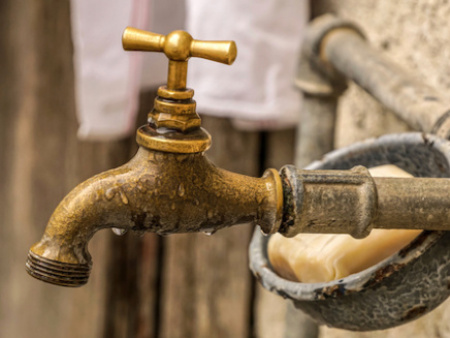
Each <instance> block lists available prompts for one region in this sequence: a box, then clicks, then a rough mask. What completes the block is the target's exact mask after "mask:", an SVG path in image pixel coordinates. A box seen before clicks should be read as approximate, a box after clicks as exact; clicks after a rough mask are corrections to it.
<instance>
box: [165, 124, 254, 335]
mask: <svg viewBox="0 0 450 338" xmlns="http://www.w3.org/2000/svg"><path fill="white" fill-rule="evenodd" d="M203 122H204V126H205V128H206V129H207V130H208V131H209V132H210V133H211V135H212V137H213V146H212V148H211V150H209V151H208V156H209V157H210V158H211V159H212V160H213V161H214V163H215V164H216V165H218V166H220V167H223V168H225V169H228V170H232V171H235V172H239V173H242V174H247V175H253V176H256V175H257V173H258V153H259V136H258V134H257V133H245V132H239V131H237V130H235V129H234V128H233V127H232V125H231V123H230V122H229V121H228V120H226V119H220V118H213V117H204V118H203ZM251 231H252V229H251V227H250V225H240V226H236V227H234V228H230V229H226V230H221V231H219V232H218V233H216V234H214V235H213V236H206V235H204V234H195V235H192V234H189V235H172V236H169V237H167V238H165V239H164V265H163V276H162V277H163V281H162V287H163V288H162V300H161V304H162V306H161V308H160V311H161V332H160V333H161V337H171V338H172V337H247V336H249V335H250V331H251V325H250V313H251V306H252V304H251V292H252V279H251V277H250V272H249V269H248V254H247V251H248V244H249V241H250V235H251Z"/></svg>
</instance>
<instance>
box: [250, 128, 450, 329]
mask: <svg viewBox="0 0 450 338" xmlns="http://www.w3.org/2000/svg"><path fill="white" fill-rule="evenodd" d="M383 164H394V165H396V166H398V167H399V168H401V169H403V170H405V171H407V172H409V173H411V174H412V175H414V176H417V177H450V142H448V141H445V140H443V139H440V138H438V137H436V136H433V135H427V134H422V133H405V134H396V135H386V136H383V137H380V138H377V139H370V140H367V141H365V142H362V143H358V144H354V145H352V146H350V147H347V148H343V149H340V150H336V151H334V152H331V153H329V154H327V155H326V156H325V157H324V158H323V160H321V161H317V162H314V163H312V164H311V165H310V166H308V167H307V169H350V168H352V167H353V166H355V165H363V166H366V167H368V168H370V167H375V166H379V165H383ZM449 193H450V192H449ZM269 238H270V237H265V236H264V235H262V233H261V231H259V229H258V228H257V229H256V230H255V233H254V235H253V238H252V241H251V244H250V248H249V255H250V268H251V270H252V271H253V273H254V275H255V276H256V278H257V279H258V280H259V281H260V282H261V283H262V285H263V286H264V287H265V288H266V289H268V290H269V291H272V292H274V293H276V294H278V295H280V296H282V297H284V298H287V299H289V300H291V301H293V303H294V305H295V307H296V308H297V309H300V310H302V311H303V312H305V313H307V314H308V315H309V316H311V317H312V318H313V319H315V320H316V321H317V322H318V323H319V324H325V325H328V326H330V327H336V328H341V329H346V330H353V331H370V330H381V329H386V328H390V327H393V326H397V325H401V324H404V323H406V322H409V321H411V320H414V319H416V318H418V317H420V316H422V315H424V314H426V313H427V312H429V311H431V310H433V309H434V308H435V307H437V306H438V305H439V304H441V303H442V302H443V301H444V300H445V299H447V297H448V296H449V295H450V232H436V231H424V232H422V234H421V235H419V236H418V237H417V238H416V239H415V240H414V241H413V242H411V243H410V244H409V245H408V246H406V247H405V248H403V249H402V250H400V251H399V252H397V253H396V254H394V255H392V256H390V257H388V258H387V259H385V260H384V261H382V262H380V263H378V264H376V265H374V266H372V267H370V268H368V269H366V270H364V271H362V272H359V273H356V274H353V275H350V276H348V277H345V278H343V279H340V280H334V281H331V282H328V283H298V282H292V281H289V280H286V279H283V278H281V277H279V276H278V275H277V274H276V272H275V271H274V270H273V269H272V267H271V265H270V262H269V260H268V256H267V242H268V240H269Z"/></svg>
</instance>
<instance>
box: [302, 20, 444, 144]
mask: <svg viewBox="0 0 450 338" xmlns="http://www.w3.org/2000/svg"><path fill="white" fill-rule="evenodd" d="M308 43H309V44H310V50H311V56H312V57H313V58H315V60H314V62H316V63H317V64H318V65H319V68H320V67H321V68H323V71H324V73H332V72H333V71H334V72H338V73H339V74H341V75H342V76H345V77H346V78H348V79H350V80H353V81H354V82H355V83H356V84H358V85H359V86H361V87H362V88H363V89H365V90H366V91H367V92H368V93H370V94H371V95H373V96H374V97H375V98H376V99H377V100H379V101H380V102H381V103H382V104H383V105H385V106H386V107H387V108H389V109H391V110H392V111H393V112H394V113H395V114H397V115H398V116H399V117H400V118H402V119H403V120H404V121H406V122H407V123H408V124H409V125H411V127H413V128H414V129H416V130H420V131H423V132H427V133H433V134H437V135H438V136H440V137H442V138H446V139H449V138H450V99H449V98H448V97H447V96H446V95H444V94H442V93H440V92H439V91H438V90H436V89H435V88H433V87H431V86H429V85H427V84H426V83H424V82H423V81H421V79H420V78H418V77H417V75H416V74H414V72H411V71H408V70H405V69H403V68H402V67H400V66H399V65H397V64H396V63H394V62H392V61H391V60H389V59H388V58H387V57H386V56H384V55H382V54H381V53H380V52H379V51H377V50H375V49H373V48H372V47H371V46H370V45H369V44H368V43H367V42H366V41H365V39H364V37H363V34H362V33H361V30H360V29H358V28H357V27H356V26H355V25H353V24H351V23H349V22H345V21H343V20H341V19H339V18H336V17H333V16H331V15H326V16H323V17H320V18H318V19H316V20H314V21H313V22H312V23H311V25H310V27H309V40H308Z"/></svg>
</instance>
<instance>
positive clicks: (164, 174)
mask: <svg viewBox="0 0 450 338" xmlns="http://www.w3.org/2000/svg"><path fill="white" fill-rule="evenodd" d="M277 177H278V173H277V172H276V171H273V170H268V171H267V172H266V174H265V175H264V176H263V177H262V178H253V177H247V176H244V175H239V174H235V173H232V172H229V171H226V170H223V169H220V168H217V167H216V166H215V165H214V164H213V163H211V162H210V161H209V160H208V158H207V157H206V156H205V155H204V154H203V153H194V154H175V153H164V152H158V151H153V150H149V149H146V148H144V147H140V148H139V150H138V152H137V153H136V155H135V156H134V158H133V159H131V160H130V161H129V162H128V163H126V164H125V165H123V166H121V167H119V168H116V169H112V170H109V171H106V172H104V173H101V174H98V175H96V176H94V177H92V178H90V179H88V180H87V181H85V182H83V183H81V184H80V185H78V186H77V187H76V188H75V189H73V190H72V191H71V192H70V193H69V194H68V195H67V196H66V197H65V198H64V199H63V200H62V202H61V203H60V204H59V206H58V207H57V208H56V210H55V211H54V213H53V215H52V216H51V218H50V220H49V223H48V225H47V228H46V230H45V233H44V235H43V237H42V240H41V241H40V242H38V243H36V244H35V245H34V246H33V247H32V248H31V250H30V255H29V260H28V262H27V269H28V272H30V273H31V274H32V275H33V276H35V277H38V278H40V277H43V278H44V279H46V280H47V281H49V280H51V281H52V282H54V283H55V284H63V285H65V284H72V283H74V284H73V286H76V285H81V284H84V283H85V282H86V281H87V277H88V276H89V269H90V266H91V257H90V255H89V253H88V250H87V245H88V241H89V240H90V239H91V238H92V236H93V235H94V234H95V233H96V232H97V231H98V230H100V229H103V228H118V229H120V230H122V231H123V232H125V231H127V230H134V231H151V232H155V233H158V234H160V235H165V234H173V233H186V232H201V231H203V232H206V233H213V232H215V231H216V230H218V229H221V228H224V227H228V226H232V225H234V224H239V223H245V222H251V221H256V222H258V223H259V224H262V225H263V227H264V226H265V227H266V228H267V227H271V226H272V225H273V224H274V223H276V222H277V218H279V216H277V212H278V210H277V203H278V204H279V202H278V201H277V189H279V188H278V187H277V184H279V183H280V182H279V181H277ZM278 193H280V194H281V190H278ZM54 262H58V264H56V263H54ZM49 264H50V265H52V266H51V267H48V268H47V266H48V265H49ZM55 264H56V265H58V266H55ZM70 267H76V269H74V271H71V270H70V269H69V268H70ZM80 269H81V270H80ZM81 272H84V276H83V277H84V278H82V279H81V276H80V275H81V274H82V273H81ZM77 278H78V279H77ZM41 279H42V278H41ZM78 282H79V283H80V284H77V283H78Z"/></svg>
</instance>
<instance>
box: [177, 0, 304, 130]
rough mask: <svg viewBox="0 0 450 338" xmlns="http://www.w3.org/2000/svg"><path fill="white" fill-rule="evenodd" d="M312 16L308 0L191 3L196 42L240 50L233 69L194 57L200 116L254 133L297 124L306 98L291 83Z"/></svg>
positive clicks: (192, 75) (192, 77)
mask: <svg viewBox="0 0 450 338" xmlns="http://www.w3.org/2000/svg"><path fill="white" fill-rule="evenodd" d="M308 17H309V7H308V1H307V0H260V1H254V0H235V1H232V0H214V1H211V0H187V22H186V26H187V31H188V32H189V33H190V34H191V35H192V36H193V37H194V38H195V39H204V40H234V41H236V44H237V48H238V56H237V59H236V61H235V63H234V64H233V65H232V66H226V65H223V64H218V63H216V62H211V61H205V60H198V59H197V60H196V59H191V61H190V64H189V76H188V87H189V88H193V89H194V90H195V96H194V99H195V101H196V102H197V110H198V112H200V113H204V114H212V115H217V116H227V117H232V118H235V119H238V120H237V125H238V126H241V127H244V128H249V129H255V128H257V129H278V128H282V127H286V126H289V125H295V124H296V123H297V120H298V114H299V112H300V105H301V98H300V95H299V93H298V91H297V90H296V89H295V88H293V85H292V83H293V80H294V74H295V67H296V64H297V60H298V53H299V49H300V44H301V39H302V33H303V32H304V28H305V25H306V22H307V20H308Z"/></svg>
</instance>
